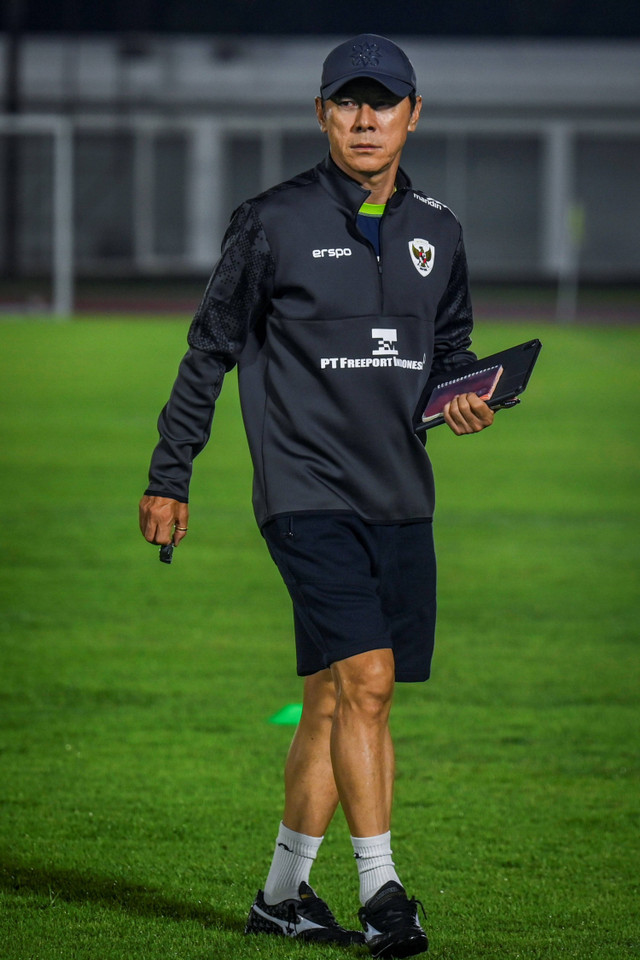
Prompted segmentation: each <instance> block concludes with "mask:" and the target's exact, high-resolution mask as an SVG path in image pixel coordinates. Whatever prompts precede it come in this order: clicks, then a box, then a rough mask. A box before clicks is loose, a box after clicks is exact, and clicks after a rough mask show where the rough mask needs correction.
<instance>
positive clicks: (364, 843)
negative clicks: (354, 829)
mask: <svg viewBox="0 0 640 960" xmlns="http://www.w3.org/2000/svg"><path fill="white" fill-rule="evenodd" d="M351 843H352V844H353V855H354V857H355V858H356V863H357V864H358V874H359V876H360V903H361V904H362V906H364V905H365V903H366V902H367V900H370V899H371V897H372V896H373V895H374V893H377V891H378V890H379V889H380V887H382V886H384V884H385V883H388V882H389V880H395V881H396V883H400V880H399V878H398V874H397V873H396V871H395V869H394V864H393V860H392V859H391V831H388V832H387V833H381V834H380V835H379V836H377V837H351Z"/></svg>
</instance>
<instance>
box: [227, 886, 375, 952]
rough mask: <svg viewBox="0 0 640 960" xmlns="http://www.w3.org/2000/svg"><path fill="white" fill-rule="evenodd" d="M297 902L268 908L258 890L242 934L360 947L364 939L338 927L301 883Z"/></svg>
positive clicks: (330, 914) (322, 902)
mask: <svg viewBox="0 0 640 960" xmlns="http://www.w3.org/2000/svg"><path fill="white" fill-rule="evenodd" d="M298 893H299V895H300V896H299V899H297V900H293V899H292V900H282V901H281V902H280V903H274V904H272V905H269V904H267V903H265V902H264V894H263V892H262V890H258V893H257V895H256V898H255V900H254V901H253V905H252V907H251V910H250V911H249V919H248V920H247V925H246V927H245V928H244V932H245V933H275V934H276V935H278V936H283V937H298V939H299V940H312V941H316V942H321V943H341V944H342V945H348V944H351V943H364V936H363V934H361V933H360V932H359V931H357V930H345V929H344V927H341V926H340V924H339V923H338V921H337V920H336V918H335V917H334V915H333V914H332V913H331V910H329V907H328V906H327V904H326V903H325V902H324V900H321V899H320V897H318V896H316V894H315V892H314V891H313V890H312V889H311V887H310V886H309V884H308V883H301V884H300V887H299V889H298Z"/></svg>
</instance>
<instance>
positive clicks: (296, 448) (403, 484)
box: [140, 35, 493, 957]
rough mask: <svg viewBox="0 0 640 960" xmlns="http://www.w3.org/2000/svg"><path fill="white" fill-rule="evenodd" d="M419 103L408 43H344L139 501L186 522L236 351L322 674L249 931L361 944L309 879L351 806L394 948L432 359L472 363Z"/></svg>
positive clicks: (453, 243)
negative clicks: (404, 690)
mask: <svg viewBox="0 0 640 960" xmlns="http://www.w3.org/2000/svg"><path fill="white" fill-rule="evenodd" d="M421 106H422V101H421V98H420V97H419V96H418V95H417V93H416V79H415V73H414V71H413V67H412V66H411V63H410V61H409V60H408V58H407V57H406V55H405V54H404V52H403V51H402V50H401V49H400V48H399V47H397V46H396V45H395V44H394V43H392V42H391V41H390V40H387V39H385V38H383V37H376V36H372V35H362V36H359V37H356V38H354V39H353V40H349V41H347V42H346V43H342V44H340V45H339V46H338V47H336V48H335V50H333V51H332V52H331V53H330V54H329V56H328V57H327V59H326V61H325V63H324V67H323V73H322V82H321V89H320V96H319V97H318V98H317V100H316V113H317V118H318V122H319V124H320V128H321V130H322V131H323V132H324V133H326V134H327V137H328V140H329V149H330V155H329V157H327V158H326V160H324V161H323V162H322V163H320V164H319V165H318V166H317V167H315V168H314V169H313V170H310V171H307V172H306V173H303V174H300V175H299V176H297V177H295V178H294V179H293V180H291V181H288V182H287V183H284V184H280V185H279V186H277V187H274V188H273V189H272V190H269V191H267V192H266V193H264V194H262V195H261V196H259V197H257V198H254V199H253V200H250V201H247V202H246V203H244V204H243V205H242V206H241V207H240V208H239V209H238V210H237V211H236V212H235V214H234V216H233V217H232V221H231V224H230V226H229V229H228V231H227V234H226V236H225V240H224V243H223V248H222V256H221V259H220V261H219V262H218V264H217V266H216V267H215V269H214V271H213V274H212V277H211V280H210V281H209V285H208V287H207V290H206V292H205V295H204V298H203V300H202V303H201V304H200V306H199V308H198V310H197V312H196V315H195V318H194V320H193V323H192V325H191V328H190V331H189V338H188V339H189V345H190V349H189V351H188V352H187V354H186V356H185V357H184V359H183V361H182V363H181V366H180V371H179V374H178V378H177V380H176V383H175V385H174V388H173V391H172V394H171V398H170V400H169V402H168V404H167V406H166V407H165V408H164V410H163V411H162V413H161V415H160V419H159V424H158V426H159V432H160V442H159V444H158V446H157V447H156V450H155V452H154V455H153V459H152V463H151V470H150V485H149V487H148V489H147V491H146V494H145V496H144V497H143V499H142V502H141V510H140V517H141V520H140V523H141V529H142V532H143V534H144V536H145V537H146V539H147V540H149V541H151V542H152V543H156V544H169V543H173V544H178V543H180V541H181V540H182V539H183V537H184V536H185V535H186V532H187V527H188V507H187V500H188V485H189V478H190V472H191V464H192V460H193V458H194V457H195V456H196V454H197V453H199V452H200V450H201V449H202V448H203V447H204V445H205V443H206V442H207V439H208V436H209V431H210V427H211V420H212V416H213V410H214V405H215V401H216V398H217V396H218V394H219V392H220V388H221V385H222V380H223V377H224V374H225V372H226V371H227V370H229V369H230V368H231V367H232V366H234V364H236V363H237V364H238V369H239V386H240V398H241V403H242V410H243V417H244V423H245V429H246V433H247V437H248V441H249V446H250V450H251V454H252V459H253V465H254V494H253V503H254V509H255V513H256V518H257V521H258V523H259V525H260V528H261V530H262V533H263V535H264V537H265V539H266V541H267V545H268V547H269V550H270V552H271V555H272V557H273V559H274V561H275V562H276V564H277V565H278V568H279V570H280V572H281V574H282V577H283V579H284V581H285V583H286V585H287V587H288V589H289V592H290V594H291V597H292V601H293V607H294V620H295V634H296V649H297V663H298V673H299V674H300V675H302V676H304V677H305V682H304V695H303V700H304V703H303V711H302V718H301V721H300V724H299V726H298V728H297V730H296V733H295V736H294V738H293V742H292V744H291V748H290V751H289V755H288V758H287V762H286V768H285V806H284V814H283V819H282V823H281V825H280V829H279V833H278V837H277V841H276V847H275V853H274V857H273V861H272V864H271V867H270V870H269V873H268V876H267V880H266V883H265V886H264V890H260V891H259V892H258V894H257V897H256V899H255V902H254V904H253V906H252V907H251V911H250V914H249V919H248V922H247V926H246V932H247V933H260V932H263V933H272V934H279V935H281V934H286V935H289V936H298V937H301V938H303V939H309V940H325V941H332V942H338V943H344V944H349V943H357V942H359V941H360V942H361V941H362V938H363V935H362V934H359V933H356V932H354V931H349V930H345V929H343V928H342V927H341V926H339V925H338V923H337V921H336V920H335V918H334V917H333V914H332V913H331V911H330V910H329V907H328V906H327V904H326V903H325V902H324V901H323V900H321V899H320V898H319V897H318V896H317V895H316V894H315V892H314V890H313V889H312V888H311V887H310V886H309V882H308V881H309V873H310V868H311V866H312V864H313V861H314V859H315V857H316V854H317V851H318V848H319V846H320V844H321V841H322V839H323V836H324V834H325V831H326V829H327V827H328V825H329V823H330V821H331V819H332V817H333V814H334V812H335V810H336V808H337V805H338V803H340V804H341V805H342V808H343V811H344V814H345V817H346V820H347V823H348V825H349V828H350V832H351V836H352V842H353V848H354V855H355V857H356V863H357V866H358V872H359V878H360V901H361V904H362V907H361V909H360V913H359V916H360V920H361V922H362V926H363V928H364V939H365V941H366V943H367V944H368V946H369V948H370V951H371V953H372V955H373V956H375V957H407V956H412V955H414V954H418V953H422V952H423V951H425V950H426V949H427V945H428V944H427V937H426V935H425V933H424V931H423V929H422V927H421V925H420V922H419V919H418V912H417V901H416V900H414V899H409V898H408V897H407V894H406V892H405V889H404V887H403V886H402V884H401V882H400V879H399V877H398V875H397V873H396V871H395V868H394V862H393V860H392V855H391V846H390V820H391V801H392V790H393V779H394V756H393V746H392V743H391V738H390V734H389V727H388V718H389V710H390V706H391V699H392V695H393V688H394V683H395V681H405V682H411V681H422V680H426V679H427V678H428V676H429V670H430V661H431V654H432V650H433V633H434V623H435V560H434V555H433V541H432V533H431V517H432V512H433V478H432V472H431V466H430V463H429V460H428V457H427V455H426V451H425V449H424V446H423V443H422V442H421V441H420V440H419V439H418V438H417V437H416V435H415V433H414V431H413V427H412V415H413V413H414V409H415V407H416V405H417V402H418V399H419V395H420V392H421V390H422V387H423V386H424V383H425V381H426V379H427V376H428V374H429V372H430V371H434V372H436V371H437V372H441V371H446V370H449V369H450V368H452V367H453V366H455V365H457V364H460V363H466V362H470V361H472V360H474V359H475V355H474V354H473V353H471V351H470V350H469V346H470V343H471V340H470V332H471V327H472V316H471V306H470V300H469V293H468V287H467V271H466V261H465V254H464V247H463V242H462V234H461V228H460V225H459V223H458V221H457V220H456V218H455V217H454V216H453V214H452V213H451V212H450V211H449V210H448V209H447V208H446V207H444V206H443V205H442V204H440V203H438V202H437V201H434V200H431V199H430V198H428V197H427V196H426V195H424V194H422V193H420V192H419V191H417V190H414V189H413V188H412V186H411V184H410V181H409V179H408V178H407V176H406V175H405V174H404V173H403V172H402V170H401V169H400V168H399V163H400V155H401V152H402V148H403V146H404V143H405V140H406V137H407V134H408V133H410V132H412V131H413V130H415V128H416V125H417V123H418V118H419V115H420V109H421ZM445 418H446V422H447V424H448V425H449V427H450V428H451V430H453V432H454V433H455V434H458V435H461V434H470V433H476V432H478V431H480V430H482V429H484V428H485V427H487V426H489V425H490V424H491V422H492V420H493V413H492V411H491V410H490V409H489V407H488V406H487V405H486V404H485V403H484V402H483V401H481V400H480V399H479V398H478V397H477V396H476V395H475V394H469V395H464V396H460V397H457V398H455V399H454V400H453V401H452V402H451V403H450V404H449V405H448V406H447V408H446V413H445Z"/></svg>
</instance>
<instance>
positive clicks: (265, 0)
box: [0, 0, 640, 38]
mask: <svg viewBox="0 0 640 960" xmlns="http://www.w3.org/2000/svg"><path fill="white" fill-rule="evenodd" d="M0 9H2V19H1V21H0V23H1V25H2V28H3V29H5V30H11V29H16V28H18V29H20V30H24V31H27V32H43V33H95V32H127V31H133V32H138V31H142V32H152V33H165V32H171V33H191V34H197V33H226V34H229V33H231V34H279V35H287V34H322V35H339V36H345V37H346V36H351V35H354V34H356V33H360V32H373V33H386V34H389V35H392V36H408V35H416V34H417V35H419V36H425V37H429V36H462V37H559V38H563V37H564V38H566V37H609V38H614V37H617V38H628V37H638V36H640V3H638V0H612V2H608V3H607V2H606V0H546V2H545V0H538V2H535V0H449V2H447V0H440V2H439V3H434V2H430V0H418V2H415V0H404V2H402V0H387V2H380V0H378V2H377V3H372V2H371V0H232V2H227V0H224V2H220V0H217V2H216V0H3V3H2V5H1V7H0Z"/></svg>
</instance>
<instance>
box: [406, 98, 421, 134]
mask: <svg viewBox="0 0 640 960" xmlns="http://www.w3.org/2000/svg"><path fill="white" fill-rule="evenodd" d="M421 110H422V97H420V96H418V97H416V105H415V107H414V108H413V110H412V111H411V117H410V119H409V133H413V131H414V130H415V128H416V127H417V126H418V120H419V119H420V111H421Z"/></svg>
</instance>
